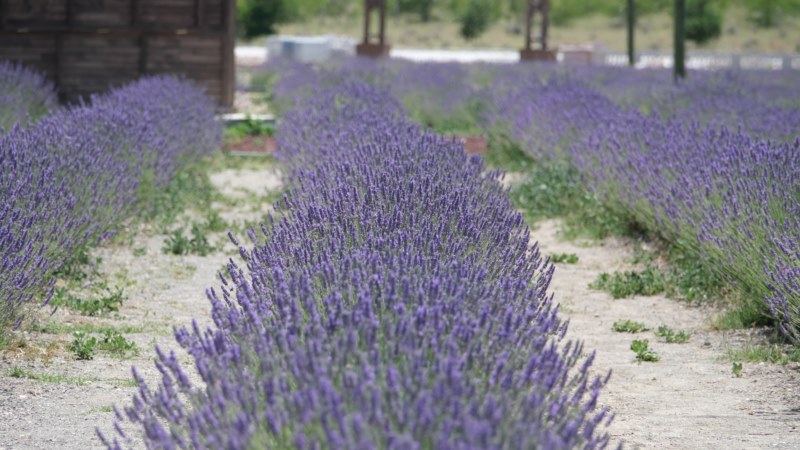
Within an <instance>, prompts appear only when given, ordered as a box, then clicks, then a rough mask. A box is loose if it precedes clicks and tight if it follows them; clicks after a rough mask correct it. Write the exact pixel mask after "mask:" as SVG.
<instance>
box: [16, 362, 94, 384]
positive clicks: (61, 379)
mask: <svg viewBox="0 0 800 450" xmlns="http://www.w3.org/2000/svg"><path fill="white" fill-rule="evenodd" d="M8 376H9V377H12V378H26V379H29V380H35V381H41V382H44V383H57V384H74V385H77V386H83V385H84V384H86V383H89V382H92V381H98V379H97V378H93V377H71V376H68V375H50V374H44V373H36V372H32V371H30V370H25V369H23V368H22V367H19V366H14V367H12V368H11V370H9V371H8Z"/></svg>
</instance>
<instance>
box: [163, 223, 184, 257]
mask: <svg viewBox="0 0 800 450" xmlns="http://www.w3.org/2000/svg"><path fill="white" fill-rule="evenodd" d="M190 247H191V242H190V241H189V238H187V237H186V236H184V235H183V230H181V229H180V228H178V229H177V230H175V231H173V232H172V233H170V234H169V236H167V240H165V241H164V246H163V247H161V250H162V251H163V252H164V253H166V254H169V255H186V254H188V253H189V249H190Z"/></svg>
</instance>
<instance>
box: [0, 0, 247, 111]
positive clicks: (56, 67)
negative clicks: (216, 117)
mask: <svg viewBox="0 0 800 450" xmlns="http://www.w3.org/2000/svg"><path fill="white" fill-rule="evenodd" d="M235 16H236V3H235V0H0V60H12V61H18V62H21V63H23V64H25V65H28V66H31V67H34V68H37V69H39V70H42V71H44V72H45V73H47V75H48V76H49V77H50V78H51V79H52V80H53V81H54V82H55V84H56V85H57V86H58V89H59V92H60V93H61V94H62V96H63V98H64V100H67V101H74V100H76V99H79V98H81V97H85V96H86V95H87V94H90V93H94V92H103V91H106V90H108V89H109V88H112V87H115V86H118V85H121V84H124V83H126V82H128V81H131V80H134V79H136V78H137V77H139V76H142V75H152V74H160V73H173V74H181V75H184V76H186V77H187V78H189V79H192V80H195V81H196V82H198V83H200V84H201V85H203V86H205V88H206V90H207V92H208V94H209V95H211V96H213V97H215V98H217V99H218V100H219V105H220V106H221V107H222V108H228V107H230V106H232V104H233V94H234V83H235V81H234V59H233V58H234V55H233V49H234V44H235V42H234V39H235Z"/></svg>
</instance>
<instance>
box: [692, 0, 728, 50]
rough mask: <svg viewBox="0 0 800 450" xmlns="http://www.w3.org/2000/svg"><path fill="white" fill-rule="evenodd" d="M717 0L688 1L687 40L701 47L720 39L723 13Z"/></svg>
mask: <svg viewBox="0 0 800 450" xmlns="http://www.w3.org/2000/svg"><path fill="white" fill-rule="evenodd" d="M717 4H719V1H715V0H686V22H685V27H686V39H688V40H690V41H694V42H696V43H697V44H699V45H703V44H705V43H706V42H708V41H710V40H712V39H715V38H718V37H719V35H720V33H721V32H722V12H721V11H720V10H719V7H718V6H717Z"/></svg>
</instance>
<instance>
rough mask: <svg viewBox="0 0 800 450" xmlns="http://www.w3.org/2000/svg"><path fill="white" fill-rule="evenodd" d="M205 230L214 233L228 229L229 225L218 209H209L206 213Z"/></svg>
mask: <svg viewBox="0 0 800 450" xmlns="http://www.w3.org/2000/svg"><path fill="white" fill-rule="evenodd" d="M204 227H205V229H206V230H208V231H212V232H220V231H225V230H227V229H228V223H227V222H225V220H224V219H223V218H222V216H220V215H219V211H217V210H216V209H209V210H208V212H207V213H206V223H205V225H204Z"/></svg>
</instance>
